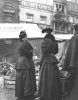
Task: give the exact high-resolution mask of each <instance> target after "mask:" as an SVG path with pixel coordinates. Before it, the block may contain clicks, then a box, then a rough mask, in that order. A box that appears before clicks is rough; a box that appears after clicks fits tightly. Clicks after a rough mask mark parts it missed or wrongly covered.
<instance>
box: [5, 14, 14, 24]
mask: <svg viewBox="0 0 78 100" xmlns="http://www.w3.org/2000/svg"><path fill="white" fill-rule="evenodd" d="M4 19H5V22H6V23H12V19H13V17H12V15H8V14H7V15H5V17H4Z"/></svg>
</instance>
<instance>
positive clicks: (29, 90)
mask: <svg viewBox="0 0 78 100" xmlns="http://www.w3.org/2000/svg"><path fill="white" fill-rule="evenodd" d="M35 92H36V79H35V74H33V71H32V69H26V70H20V69H19V70H17V71H16V84H15V96H16V97H19V98H23V97H26V96H30V95H32V94H34V93H35Z"/></svg>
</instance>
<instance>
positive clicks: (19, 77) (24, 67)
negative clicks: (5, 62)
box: [15, 31, 37, 100]
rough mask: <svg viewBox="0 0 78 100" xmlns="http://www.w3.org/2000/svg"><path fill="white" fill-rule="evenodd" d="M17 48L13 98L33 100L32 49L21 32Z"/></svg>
mask: <svg viewBox="0 0 78 100" xmlns="http://www.w3.org/2000/svg"><path fill="white" fill-rule="evenodd" d="M19 40H20V45H19V48H18V54H19V61H18V62H17V64H16V84H15V96H16V97H18V99H19V100H23V99H24V98H25V100H34V93H36V90H37V88H36V77H35V65H34V62H33V59H32V57H33V47H32V46H31V44H30V43H29V42H28V38H27V34H26V32H25V31H21V32H20V35H19Z"/></svg>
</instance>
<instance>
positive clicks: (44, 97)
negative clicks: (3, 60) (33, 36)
mask: <svg viewBox="0 0 78 100" xmlns="http://www.w3.org/2000/svg"><path fill="white" fill-rule="evenodd" d="M51 32H52V29H50V28H48V29H44V30H42V33H47V35H46V36H45V37H44V39H43V41H42V44H41V51H42V56H41V59H40V61H39V62H38V63H37V64H39V65H40V69H41V70H40V76H39V84H38V96H39V97H40V100H61V94H62V90H61V82H60V77H59V69H58V67H57V64H58V60H57V58H56V57H55V54H56V52H55V51H56V48H57V47H56V46H55V39H54V37H53V35H51V34H50V33H51ZM50 38H51V39H50Z"/></svg>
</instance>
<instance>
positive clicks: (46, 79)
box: [38, 63, 62, 100]
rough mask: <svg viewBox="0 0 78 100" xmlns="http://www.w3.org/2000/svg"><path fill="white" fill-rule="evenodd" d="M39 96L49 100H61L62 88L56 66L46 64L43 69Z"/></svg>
mask: <svg viewBox="0 0 78 100" xmlns="http://www.w3.org/2000/svg"><path fill="white" fill-rule="evenodd" d="M38 95H39V97H41V98H45V100H46V99H48V100H61V97H62V87H61V82H60V78H59V70H58V68H57V65H56V64H49V63H47V64H44V66H43V68H41V72H40V78H39V86H38Z"/></svg>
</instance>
